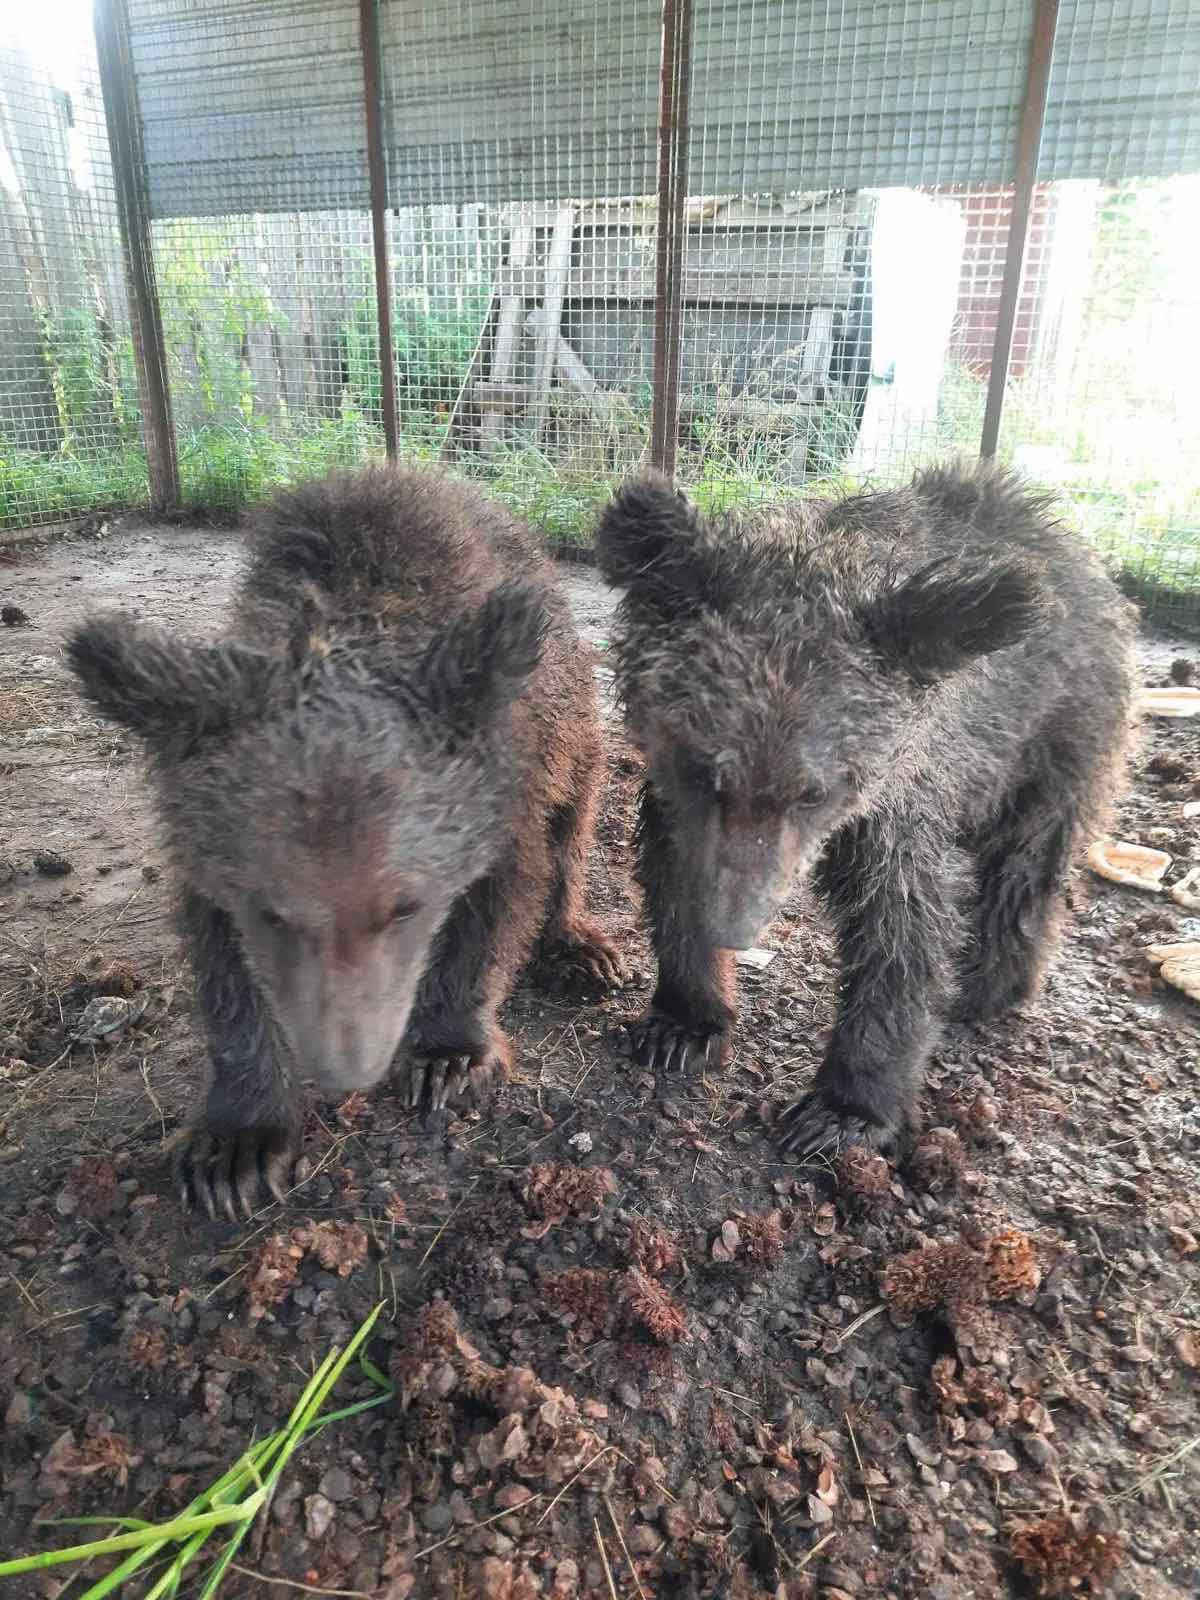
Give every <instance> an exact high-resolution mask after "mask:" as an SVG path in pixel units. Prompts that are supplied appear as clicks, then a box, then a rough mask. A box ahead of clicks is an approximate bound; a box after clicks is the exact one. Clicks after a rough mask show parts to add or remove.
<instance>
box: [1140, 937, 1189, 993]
mask: <svg viewBox="0 0 1200 1600" xmlns="http://www.w3.org/2000/svg"><path fill="white" fill-rule="evenodd" d="M1146 959H1147V960H1148V961H1149V963H1150V965H1151V966H1152V967H1157V968H1158V975H1159V977H1160V978H1161V979H1162V980H1163V982H1164V983H1169V984H1170V985H1171V987H1172V988H1173V989H1179V990H1180V991H1181V992H1182V993H1183V994H1186V995H1187V996H1188V997H1189V999H1192V1000H1200V943H1197V942H1195V941H1188V942H1185V943H1183V944H1152V945H1150V946H1148V947H1147V950H1146Z"/></svg>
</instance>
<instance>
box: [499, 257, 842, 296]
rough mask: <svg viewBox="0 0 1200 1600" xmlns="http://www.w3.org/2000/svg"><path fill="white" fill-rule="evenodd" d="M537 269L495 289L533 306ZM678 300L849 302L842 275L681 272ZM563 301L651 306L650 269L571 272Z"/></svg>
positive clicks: (511, 270)
mask: <svg viewBox="0 0 1200 1600" xmlns="http://www.w3.org/2000/svg"><path fill="white" fill-rule="evenodd" d="M540 276H541V269H540V268H538V267H528V266H527V267H502V268H501V270H500V274H499V278H498V280H497V287H498V289H499V291H500V293H501V294H503V295H504V296H505V297H506V298H512V299H516V300H524V301H528V300H536V299H537V298H538V297H539V295H540V293H541V286H540V283H539V278H540ZM681 287H682V295H683V301H684V304H686V305H707V304H714V305H741V306H753V305H767V306H843V305H847V304H849V302H850V300H851V299H852V298H853V296H854V288H855V286H854V278H853V276H852V275H851V274H850V273H848V272H836V273H831V272H820V271H819V272H817V273H816V274H809V273H805V272H794V271H786V272H755V271H749V272H723V271H708V270H696V269H694V268H693V269H685V270H684V273H683V277H682V285H681ZM564 298H565V299H566V300H569V301H571V302H573V303H574V302H577V301H580V300H614V301H617V302H619V303H625V304H629V305H644V304H653V302H654V269H653V267H652V266H649V265H647V266H646V267H645V268H643V269H640V270H639V269H637V268H633V267H631V268H629V269H628V270H626V271H620V270H618V271H615V272H600V273H594V274H593V275H592V276H590V277H585V276H584V275H583V274H582V273H580V272H579V271H577V270H576V269H574V268H572V269H571V271H570V273H569V277H568V282H567V287H566V293H565V296H564Z"/></svg>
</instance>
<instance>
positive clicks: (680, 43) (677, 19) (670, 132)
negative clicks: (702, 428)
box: [650, 0, 692, 477]
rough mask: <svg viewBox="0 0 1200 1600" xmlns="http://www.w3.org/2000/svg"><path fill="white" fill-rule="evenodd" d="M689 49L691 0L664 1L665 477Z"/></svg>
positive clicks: (660, 385) (658, 461) (658, 364)
mask: <svg viewBox="0 0 1200 1600" xmlns="http://www.w3.org/2000/svg"><path fill="white" fill-rule="evenodd" d="M691 52H692V0H663V27H662V69H661V80H660V90H659V111H658V239H657V250H656V254H655V274H654V376H653V383H654V392H653V402H652V408H651V414H650V459H651V461H652V462H653V464H654V465H655V466H656V467H658V468H659V470H660V471H662V472H665V473H666V474H667V475H668V477H672V476H674V473H675V456H676V451H677V449H678V445H679V348H680V333H681V329H680V320H681V319H680V288H681V285H682V281H683V251H684V239H685V234H684V204H685V201H686V199H687V165H688V161H687V141H688V104H689V96H690V85H691Z"/></svg>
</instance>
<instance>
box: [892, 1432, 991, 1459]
mask: <svg viewBox="0 0 1200 1600" xmlns="http://www.w3.org/2000/svg"><path fill="white" fill-rule="evenodd" d="M904 1442H905V1444H907V1445H908V1448H909V1451H910V1453H911V1455H912V1457H913V1460H914V1461H919V1462H920V1464H921V1465H922V1466H923V1467H936V1466H937V1465H938V1464H939V1463H940V1461H941V1459H942V1453H941V1451H940V1450H931V1449H930V1448H929V1446H928V1445H927V1444H926V1443H925V1441H924V1440H923V1439H920V1438H918V1437H917V1435H916V1434H915V1433H906V1434H905V1436H904ZM1013 1466H1014V1467H1015V1466H1016V1462H1015V1461H1014V1462H1013Z"/></svg>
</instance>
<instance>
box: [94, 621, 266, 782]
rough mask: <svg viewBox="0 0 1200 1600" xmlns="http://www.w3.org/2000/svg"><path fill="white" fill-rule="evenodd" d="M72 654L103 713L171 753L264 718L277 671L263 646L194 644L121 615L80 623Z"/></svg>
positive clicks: (160, 751)
mask: <svg viewBox="0 0 1200 1600" xmlns="http://www.w3.org/2000/svg"><path fill="white" fill-rule="evenodd" d="M66 654H67V661H68V663H69V665H70V666H71V668H72V670H73V671H74V673H75V676H76V677H77V678H78V679H79V683H80V687H81V688H82V690H83V693H84V695H85V696H86V697H87V699H89V700H90V701H91V703H92V704H93V705H94V706H95V707H96V709H97V711H99V712H100V713H101V714H102V715H103V716H105V717H108V718H110V719H111V720H112V721H113V722H120V723H122V724H123V725H124V726H125V727H127V728H129V729H131V730H132V732H134V733H136V734H137V735H138V736H139V737H140V738H142V739H143V740H144V741H145V742H146V744H147V745H148V746H149V747H150V748H151V749H152V750H153V751H154V752H155V753H157V754H164V755H165V754H182V753H183V752H184V751H186V750H187V748H188V747H189V746H190V745H191V744H193V743H194V742H195V741H196V740H197V739H201V738H204V737H206V736H208V735H211V734H220V733H224V732H227V731H228V730H229V729H231V728H233V727H235V726H237V725H238V724H240V723H244V722H248V721H250V720H252V719H253V718H254V717H256V716H258V715H259V714H260V713H261V712H262V710H263V709H264V707H265V706H266V703H267V699H268V696H269V694H270V690H271V686H272V683H273V682H274V679H275V675H276V672H277V670H278V669H277V667H276V665H275V663H274V662H273V661H272V660H271V658H270V657H269V656H266V655H264V654H262V652H261V651H258V650H247V649H245V648H243V647H242V646H240V645H233V644H217V645H201V644H192V643H189V642H187V641H186V640H182V639H175V638H172V637H170V636H169V635H168V634H165V633H162V632H160V631H157V630H155V631H152V630H150V629H149V628H143V627H140V626H139V625H138V624H137V623H135V622H131V621H130V620H129V619H128V618H127V617H121V616H115V615H110V616H104V617H92V618H91V619H89V620H88V621H87V622H85V623H83V624H82V625H81V626H80V627H78V628H76V629H75V631H74V633H72V635H71V637H70V639H69V640H68V641H67V651H66Z"/></svg>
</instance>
